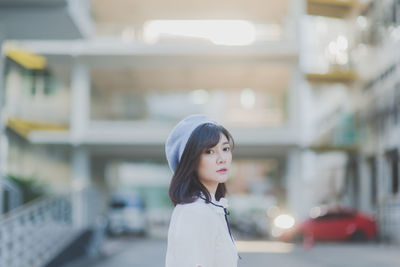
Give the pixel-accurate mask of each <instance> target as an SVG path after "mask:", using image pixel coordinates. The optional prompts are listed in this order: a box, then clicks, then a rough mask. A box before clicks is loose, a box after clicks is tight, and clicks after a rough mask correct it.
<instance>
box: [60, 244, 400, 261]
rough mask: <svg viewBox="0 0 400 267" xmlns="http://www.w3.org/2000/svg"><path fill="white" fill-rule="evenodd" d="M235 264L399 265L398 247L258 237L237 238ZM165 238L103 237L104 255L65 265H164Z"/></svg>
mask: <svg viewBox="0 0 400 267" xmlns="http://www.w3.org/2000/svg"><path fill="white" fill-rule="evenodd" d="M237 246H238V249H239V254H240V255H241V257H242V259H241V260H239V263H238V267H257V266H260V267H261V266H279V267H286V266H288V267H291V266H295V267H325V266H326V267H346V266H348V267H358V266H360V267H369V266H370V267H375V266H379V267H398V266H400V256H399V255H400V253H399V251H400V247H398V246H389V245H381V244H376V243H368V244H350V243H319V244H315V245H314V246H313V247H311V248H309V249H307V248H306V247H303V246H302V245H301V244H300V245H293V244H286V243H280V242H272V241H260V240H254V241H252V240H247V241H240V240H237ZM165 252H166V240H165V239H162V238H138V237H121V238H114V239H108V240H106V242H105V244H104V248H103V256H102V257H100V258H99V259H96V260H81V261H79V262H75V263H74V264H69V265H67V266H65V267H83V266H85V267H125V266H126V267H160V266H164V257H165Z"/></svg>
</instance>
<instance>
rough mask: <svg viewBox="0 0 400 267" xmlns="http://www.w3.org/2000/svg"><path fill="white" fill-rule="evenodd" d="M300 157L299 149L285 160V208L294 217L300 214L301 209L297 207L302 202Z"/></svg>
mask: <svg viewBox="0 0 400 267" xmlns="http://www.w3.org/2000/svg"><path fill="white" fill-rule="evenodd" d="M300 156H301V151H300V150H299V149H293V150H292V151H290V152H289V154H288V155H287V158H286V171H285V181H286V188H287V190H286V194H287V196H286V199H287V200H286V201H287V208H288V210H289V212H290V213H292V214H293V215H295V217H298V216H300V214H301V207H300V206H299V205H300V204H301V203H302V200H303V197H302V191H303V190H302V189H303V188H302V179H301V178H302V177H301V171H302V170H301V160H300Z"/></svg>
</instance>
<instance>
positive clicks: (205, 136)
mask: <svg viewBox="0 0 400 267" xmlns="http://www.w3.org/2000/svg"><path fill="white" fill-rule="evenodd" d="M221 133H222V134H223V135H225V136H226V138H227V139H228V142H229V145H230V146H231V147H233V138H232V136H231V134H230V133H229V132H228V131H227V130H226V129H225V128H224V127H222V126H219V125H215V124H212V123H206V124H204V125H202V127H201V138H200V139H201V140H200V142H199V145H200V146H201V149H202V150H204V149H209V148H212V147H214V146H216V145H217V144H218V142H219V140H220V138H221Z"/></svg>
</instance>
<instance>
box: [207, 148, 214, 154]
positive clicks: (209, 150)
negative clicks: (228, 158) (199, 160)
mask: <svg viewBox="0 0 400 267" xmlns="http://www.w3.org/2000/svg"><path fill="white" fill-rule="evenodd" d="M213 152H214V151H212V150H211V149H207V150H206V154H211V153H213Z"/></svg>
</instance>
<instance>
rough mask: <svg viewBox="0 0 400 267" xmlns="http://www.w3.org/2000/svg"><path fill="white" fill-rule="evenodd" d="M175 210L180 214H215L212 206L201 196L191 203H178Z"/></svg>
mask: <svg viewBox="0 0 400 267" xmlns="http://www.w3.org/2000/svg"><path fill="white" fill-rule="evenodd" d="M175 210H176V211H177V212H179V213H180V214H184V215H187V216H196V217H197V216H203V215H210V214H213V212H212V210H211V209H210V207H209V206H208V205H207V203H205V201H204V200H203V199H201V198H198V199H196V200H195V201H194V202H191V203H183V204H178V205H176V207H175Z"/></svg>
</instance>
